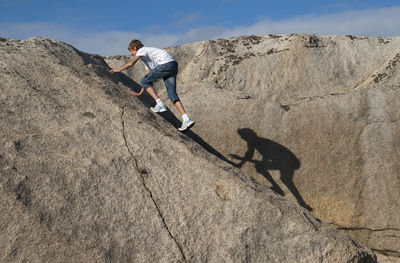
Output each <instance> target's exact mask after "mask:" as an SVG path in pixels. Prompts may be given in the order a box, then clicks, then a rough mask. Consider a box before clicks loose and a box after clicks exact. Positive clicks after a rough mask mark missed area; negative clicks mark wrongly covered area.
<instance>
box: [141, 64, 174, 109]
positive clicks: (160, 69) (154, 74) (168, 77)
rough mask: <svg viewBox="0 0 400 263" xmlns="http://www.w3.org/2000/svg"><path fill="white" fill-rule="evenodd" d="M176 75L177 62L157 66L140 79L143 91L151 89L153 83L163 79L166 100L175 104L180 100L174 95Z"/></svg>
mask: <svg viewBox="0 0 400 263" xmlns="http://www.w3.org/2000/svg"><path fill="white" fill-rule="evenodd" d="M176 75H178V62H176V61H171V62H168V63H165V64H161V65H158V66H157V67H155V68H154V69H152V70H151V71H150V72H149V73H148V74H147V75H146V76H145V77H144V78H143V79H142V86H143V89H145V90H146V89H147V88H148V87H152V86H153V83H154V82H157V81H159V80H160V79H163V80H164V84H165V87H166V88H167V94H168V98H169V99H170V100H171V101H172V103H175V102H176V101H179V100H180V99H179V97H178V94H177V93H176Z"/></svg>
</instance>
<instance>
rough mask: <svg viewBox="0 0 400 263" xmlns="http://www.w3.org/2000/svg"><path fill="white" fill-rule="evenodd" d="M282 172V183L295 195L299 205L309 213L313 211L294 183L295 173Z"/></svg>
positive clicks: (289, 171) (290, 171) (291, 171)
mask: <svg viewBox="0 0 400 263" xmlns="http://www.w3.org/2000/svg"><path fill="white" fill-rule="evenodd" d="M280 172H281V181H282V182H283V183H284V184H285V185H286V187H287V188H288V189H289V191H290V192H291V193H292V194H293V196H294V197H295V198H296V200H297V202H298V203H299V205H301V206H302V207H304V208H305V209H307V210H308V211H312V210H313V209H312V208H311V207H310V206H308V205H307V204H306V202H305V201H304V200H303V198H302V197H301V195H300V193H299V191H298V190H297V188H296V186H295V185H294V183H293V175H294V171H293V170H281V171H280Z"/></svg>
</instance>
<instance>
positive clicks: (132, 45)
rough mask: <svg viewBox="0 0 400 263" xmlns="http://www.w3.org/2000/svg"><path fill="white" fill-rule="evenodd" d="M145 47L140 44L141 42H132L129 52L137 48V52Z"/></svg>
mask: <svg viewBox="0 0 400 263" xmlns="http://www.w3.org/2000/svg"><path fill="white" fill-rule="evenodd" d="M142 47H144V45H143V43H142V42H140V40H137V39H134V40H132V41H131V43H129V47H128V49H129V50H131V49H132V50H133V49H134V48H136V50H139V49H140V48H142Z"/></svg>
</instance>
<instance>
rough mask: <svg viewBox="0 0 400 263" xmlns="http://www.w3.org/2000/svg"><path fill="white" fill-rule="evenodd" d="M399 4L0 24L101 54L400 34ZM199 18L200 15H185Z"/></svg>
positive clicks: (7, 31) (5, 31)
mask: <svg viewBox="0 0 400 263" xmlns="http://www.w3.org/2000/svg"><path fill="white" fill-rule="evenodd" d="M399 14H400V6H398V7H391V8H381V9H369V10H362V11H351V12H341V13H334V14H328V15H313V14H310V15H305V16H298V17H293V18H290V19H285V20H279V21H273V20H270V19H268V18H264V19H258V21H257V22H255V23H254V24H253V25H250V26H237V27H233V28H229V27H219V26H208V27H200V28H195V29H192V30H189V31H187V32H184V33H180V34H178V33H172V34H158V33H151V32H150V33H144V32H140V33H139V32H122V31H107V32H87V31H80V30H79V29H71V28H68V27H65V26H63V25H60V24H50V23H18V24H15V23H14V24H10V23H9V24H5V23H0V35H1V36H3V37H12V38H17V39H25V38H28V37H31V36H43V37H49V38H55V39H58V40H61V41H64V42H67V43H70V44H72V45H74V46H75V47H77V48H78V49H80V50H82V51H85V52H90V53H98V54H101V55H104V56H105V55H117V54H118V55H122V54H128V51H127V46H128V44H129V42H130V41H131V40H132V39H134V38H137V39H140V40H142V42H143V43H144V44H145V45H147V46H155V47H161V48H162V47H168V46H172V45H177V44H185V43H191V42H196V41H202V40H207V39H215V38H225V37H232V36H240V35H251V34H287V33H310V34H341V35H365V36H400V27H399V25H400V15H399ZM182 18H185V19H189V20H190V19H198V18H199V16H198V15H196V14H192V15H191V16H187V17H182Z"/></svg>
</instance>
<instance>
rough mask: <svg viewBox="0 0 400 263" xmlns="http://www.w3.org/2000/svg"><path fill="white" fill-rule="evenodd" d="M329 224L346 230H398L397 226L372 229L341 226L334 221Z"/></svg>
mask: <svg viewBox="0 0 400 263" xmlns="http://www.w3.org/2000/svg"><path fill="white" fill-rule="evenodd" d="M329 224H330V225H332V226H334V227H335V228H337V229H339V230H348V231H361V230H366V231H370V232H383V231H400V229H398V228H390V227H388V228H380V229H372V228H367V227H346V226H341V225H338V224H335V223H329Z"/></svg>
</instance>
